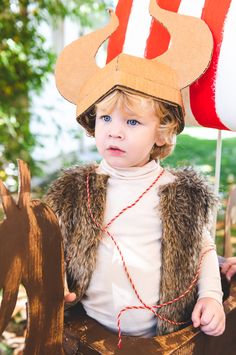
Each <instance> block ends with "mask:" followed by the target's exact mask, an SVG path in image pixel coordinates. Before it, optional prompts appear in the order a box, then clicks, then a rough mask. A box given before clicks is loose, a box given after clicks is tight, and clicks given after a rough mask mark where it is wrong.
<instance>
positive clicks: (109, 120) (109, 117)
mask: <svg viewBox="0 0 236 355" xmlns="http://www.w3.org/2000/svg"><path fill="white" fill-rule="evenodd" d="M101 119H102V120H103V121H104V122H111V116H109V115H104V116H102V117H101Z"/></svg>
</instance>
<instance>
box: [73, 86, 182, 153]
mask: <svg viewBox="0 0 236 355" xmlns="http://www.w3.org/2000/svg"><path fill="white" fill-rule="evenodd" d="M115 107H118V108H119V110H121V112H123V113H125V114H127V113H128V114H137V115H139V116H144V115H148V114H153V113H154V115H155V116H156V117H157V119H158V123H159V124H158V132H157V134H160V135H161V137H162V138H163V139H164V144H163V145H162V146H157V145H156V144H154V146H153V148H152V151H151V154H150V159H157V158H158V159H164V158H165V157H167V156H168V155H170V154H171V152H172V151H173V149H174V147H175V142H176V134H178V133H179V132H180V131H182V129H183V121H182V119H181V115H180V111H179V108H178V107H177V106H174V105H171V104H168V103H165V102H161V101H158V100H156V99H153V98H152V97H148V96H141V95H137V94H133V93H130V92H128V91H124V90H118V89H117V90H114V91H113V92H112V93H111V94H109V95H108V96H106V97H105V98H103V99H102V100H101V101H100V102H98V103H97V104H96V105H95V107H94V108H93V109H92V110H90V111H89V112H88V113H87V114H85V115H84V116H83V117H80V119H79V123H81V125H82V126H84V127H85V129H86V130H87V132H88V134H90V135H92V136H94V131H95V120H96V112H97V110H98V109H99V110H100V111H104V113H106V114H108V115H109V114H110V113H111V112H112V111H113V110H114V108H115Z"/></svg>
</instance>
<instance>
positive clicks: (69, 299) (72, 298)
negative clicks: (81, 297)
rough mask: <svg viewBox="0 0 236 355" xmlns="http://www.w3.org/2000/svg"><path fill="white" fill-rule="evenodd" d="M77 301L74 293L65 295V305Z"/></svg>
mask: <svg viewBox="0 0 236 355" xmlns="http://www.w3.org/2000/svg"><path fill="white" fill-rule="evenodd" d="M75 299H76V294H75V293H74V292H68V293H65V294H64V301H65V303H70V302H74V301H75Z"/></svg>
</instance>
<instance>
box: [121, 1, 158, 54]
mask: <svg viewBox="0 0 236 355" xmlns="http://www.w3.org/2000/svg"><path fill="white" fill-rule="evenodd" d="M151 21H152V18H151V16H150V14H149V0H133V5H132V9H131V13H130V17H129V22H128V26H127V31H126V37H125V43H124V46H123V52H124V53H126V54H130V55H135V56H137V57H144V53H145V48H146V41H147V38H148V36H149V32H150V26H151Z"/></svg>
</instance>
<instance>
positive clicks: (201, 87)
mask: <svg viewBox="0 0 236 355" xmlns="http://www.w3.org/2000/svg"><path fill="white" fill-rule="evenodd" d="M230 3H231V0H221V1H218V2H217V4H216V1H215V0H206V2H205V7H204V9H203V12H202V19H204V20H205V21H206V23H207V24H208V26H209V27H210V29H211V31H212V34H213V39H214V50H213V56H212V62H211V65H210V67H209V68H208V70H207V71H206V73H205V74H204V75H203V76H202V77H201V78H200V79H199V80H198V81H197V82H195V83H194V84H193V85H191V86H190V103H191V109H192V112H193V114H194V116H195V118H196V120H197V121H198V122H199V123H200V125H202V126H205V127H212V128H217V129H226V130H228V128H227V127H225V126H224V125H223V124H222V123H221V121H220V119H219V117H218V116H217V113H216V109H215V92H214V86H215V85H214V81H215V75H216V68H217V65H218V59H219V53H220V49H221V44H222V39H223V35H222V33H223V27H224V20H225V17H226V15H227V13H228V10H229V7H230Z"/></svg>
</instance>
